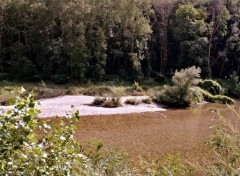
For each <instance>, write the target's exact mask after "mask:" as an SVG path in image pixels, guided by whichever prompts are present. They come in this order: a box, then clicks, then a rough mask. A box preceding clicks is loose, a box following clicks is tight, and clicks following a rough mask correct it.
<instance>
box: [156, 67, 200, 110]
mask: <svg viewBox="0 0 240 176" xmlns="http://www.w3.org/2000/svg"><path fill="white" fill-rule="evenodd" d="M200 73H201V69H200V68H196V67H195V66H193V67H190V68H187V69H182V70H180V71H179V72H178V71H176V72H175V75H174V76H173V77H172V82H173V84H174V85H173V86H165V87H164V89H163V91H162V93H161V94H160V95H159V96H158V97H157V99H156V101H157V102H158V103H162V104H165V105H168V106H170V107H187V106H190V105H191V103H192V101H193V100H194V99H193V98H191V97H190V96H189V95H190V94H191V89H190V88H191V87H192V86H194V85H197V84H198V82H199V78H200Z"/></svg>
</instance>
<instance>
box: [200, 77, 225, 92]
mask: <svg viewBox="0 0 240 176" xmlns="http://www.w3.org/2000/svg"><path fill="white" fill-rule="evenodd" d="M198 86H199V87H201V88H202V89H204V90H206V91H208V92H210V93H211V94H213V95H219V94H221V93H222V86H221V85H220V84H219V83H218V82H217V81H214V80H210V79H206V80H203V81H201V82H200V83H199V84H198Z"/></svg>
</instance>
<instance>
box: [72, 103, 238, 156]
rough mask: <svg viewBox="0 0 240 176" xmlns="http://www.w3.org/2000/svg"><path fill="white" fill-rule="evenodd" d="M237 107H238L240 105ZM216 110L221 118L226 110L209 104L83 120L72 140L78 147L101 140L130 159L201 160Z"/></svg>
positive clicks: (214, 122) (211, 130)
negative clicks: (174, 156)
mask: <svg viewBox="0 0 240 176" xmlns="http://www.w3.org/2000/svg"><path fill="white" fill-rule="evenodd" d="M236 106H237V107H240V102H237V105H236ZM215 110H218V111H219V112H221V113H223V114H224V113H227V111H229V108H228V107H227V105H221V104H210V103H209V104H204V105H199V106H197V107H193V108H188V109H167V111H165V112H149V113H135V114H123V115H102V116H83V117H81V120H80V121H79V122H78V124H77V126H78V129H77V131H76V135H75V138H76V139H77V140H78V141H79V142H81V143H85V142H86V141H88V140H101V141H103V142H104V145H105V146H115V147H116V148H117V149H118V150H122V151H125V152H126V153H128V154H129V155H130V157H132V158H138V157H139V156H142V157H151V158H154V159H159V158H162V157H165V156H166V155H168V154H180V155H181V157H183V158H185V159H189V160H191V159H197V160H199V159H200V160H201V158H202V157H203V156H204V155H206V153H207V148H206V144H205V143H206V141H207V140H208V139H209V138H210V136H211V134H213V132H214V129H215V124H216V122H217V114H216V113H214V111H215Z"/></svg>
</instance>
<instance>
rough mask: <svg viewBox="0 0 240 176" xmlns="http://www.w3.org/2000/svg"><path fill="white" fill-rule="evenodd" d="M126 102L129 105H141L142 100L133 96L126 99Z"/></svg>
mask: <svg viewBox="0 0 240 176" xmlns="http://www.w3.org/2000/svg"><path fill="white" fill-rule="evenodd" d="M125 104H129V105H139V104H140V101H139V100H138V99H136V98H131V99H127V100H126V101H125Z"/></svg>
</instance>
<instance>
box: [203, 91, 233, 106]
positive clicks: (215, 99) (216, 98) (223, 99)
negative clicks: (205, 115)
mask: <svg viewBox="0 0 240 176" xmlns="http://www.w3.org/2000/svg"><path fill="white" fill-rule="evenodd" d="M199 91H200V92H201V94H202V96H203V98H204V100H206V101H208V102H211V103H222V104H229V105H232V104H235V100H233V99H232V98H230V97H227V96H224V95H212V94H211V93H209V92H208V91H205V90H203V89H200V90H199Z"/></svg>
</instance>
